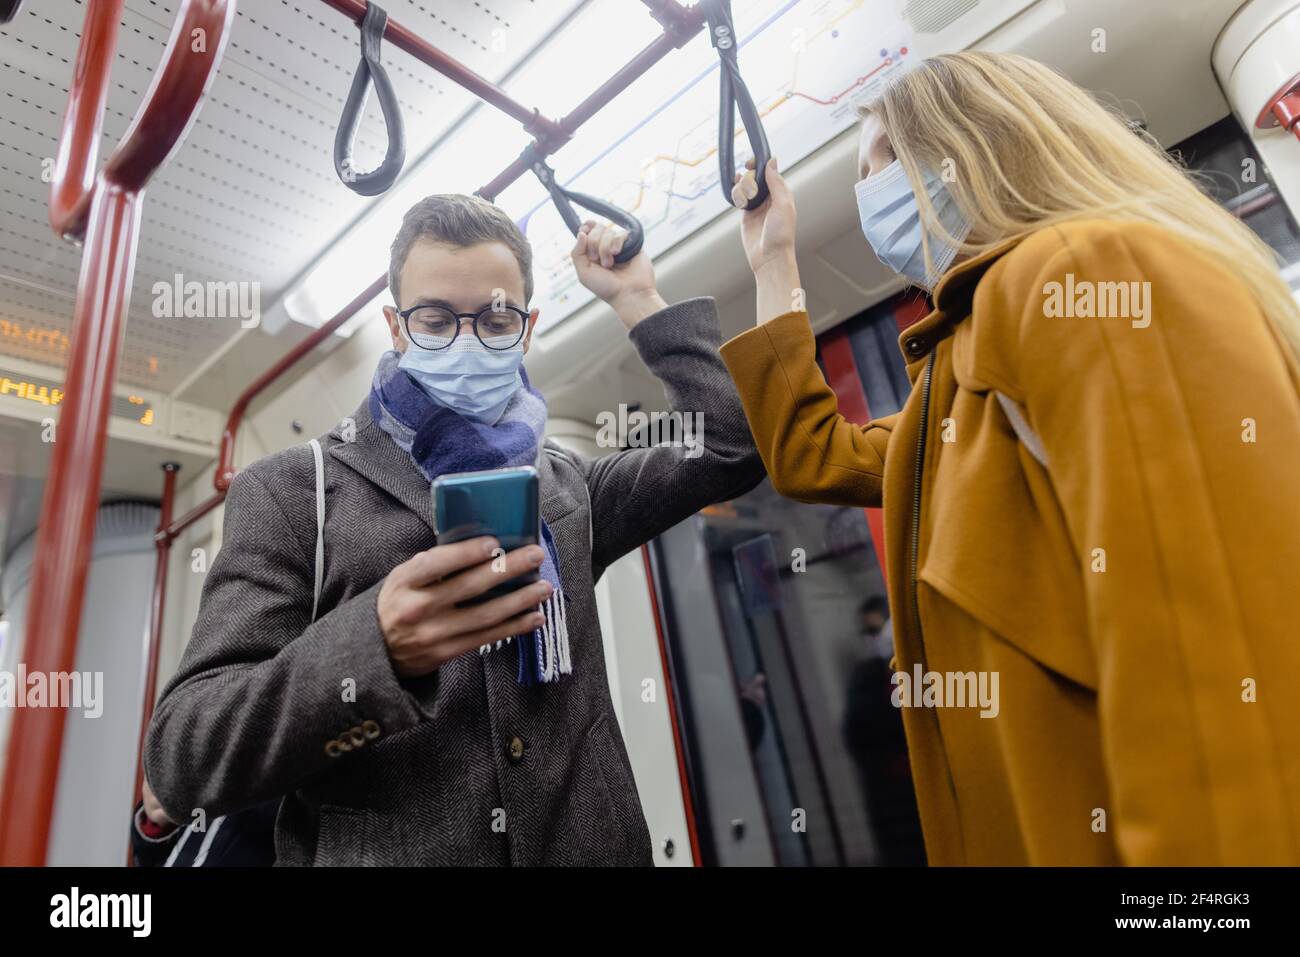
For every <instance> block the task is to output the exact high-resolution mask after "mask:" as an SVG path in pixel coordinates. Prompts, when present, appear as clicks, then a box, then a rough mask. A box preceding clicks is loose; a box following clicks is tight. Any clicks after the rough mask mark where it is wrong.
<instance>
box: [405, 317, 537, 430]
mask: <svg viewBox="0 0 1300 957" xmlns="http://www.w3.org/2000/svg"><path fill="white" fill-rule="evenodd" d="M514 338H515V337H514V336H506V337H504V338H495V339H491V338H490V339H488V342H489V343H490V344H500V345H505V344H506V343H509V342H511V340H513V339H514ZM523 362H524V344H523V341H522V340H521V341H520V342H519V343H518V344H517V345H515V346H514V348H510V349H489V348H488V347H487V346H485V345H484V344H483V343H482V342H479V340H478V338H477V337H476V336H475V335H474V333H472V332H468V331H466V332H462V333H461V334H460V335H458V336H457V337H456V338H455V339H454V340H452V343H451V345H450V346H449V347H447V348H446V349H438V350H436V351H433V350H429V349H421V348H419V347H418V346H416V345H415V344H414V343H412V342H409V341H408V342H407V344H406V351H405V352H403V353H402V358H401V360H400V361H399V362H398V363H397V367H398V368H399V369H402V370H403V371H405V372H406V374H407V375H409V376H410V377H411V378H412V379H414V380H415V383H416V384H417V385H418V386H419V387H420V388H421V389H423V390H424V392H425V394H426V395H428V396H429V398H431V399H432V400H433V401H434V402H437V403H438V404H439V405H442V406H446V407H447V408H449V409H451V410H452V411H453V412H457V413H459V414H460V415H463V416H465V418H467V419H473V420H474V421H475V422H481V423H483V424H484V425H495V424H496V423H497V420H499V419H500V418H501V414H502V413H503V412H505V410H506V406H507V405H509V404H510V399H511V397H512V396H513V395H514V394H515V392H516V390H518V389H519V387H520V386H521V385H522V384H523V379H522V378H521V377H520V375H519V367H520V366H521V365H523Z"/></svg>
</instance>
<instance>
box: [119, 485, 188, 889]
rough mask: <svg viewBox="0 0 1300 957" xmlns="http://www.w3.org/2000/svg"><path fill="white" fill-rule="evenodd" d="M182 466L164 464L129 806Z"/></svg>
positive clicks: (138, 767) (140, 759)
mask: <svg viewBox="0 0 1300 957" xmlns="http://www.w3.org/2000/svg"><path fill="white" fill-rule="evenodd" d="M180 470H181V467H180V466H179V465H177V464H176V463H175V462H167V463H166V464H165V465H163V493H162V504H161V506H160V507H159V509H158V531H157V533H155V535H154V542H153V543H154V555H155V561H154V575H153V600H152V603H151V605H150V608H149V639H148V642H147V643H146V644H145V647H144V654H143V655H142V656H141V662H142V665H143V671H144V682H143V684H142V686H141V687H142V689H143V690H142V691H141V695H142V697H143V699H144V704H143V707H142V708H141V709H140V736H139V738H138V739H137V741H136V752H135V754H136V758H135V787H134V789H133V790H132V791H131V803H130V804H129V805H128V807H130V808H134V807H135V802H136V801H138V800H140V794H141V785H143V784H144V737H145V734H146V733H147V732H148V730H149V721H150V719H151V718H153V705H154V699H155V698H156V697H157V696H158V656H159V653H160V652H161V650H162V629H163V611H164V610H165V608H166V605H167V566H168V564H170V561H171V553H172V541H173V538H172V537H171V536H169V535H167V534H166V530H167V527H168V526H169V525H171V522H172V509H173V508H174V507H175V503H176V473H177V472H179V471H180ZM133 856H134V855H132V853H131V848H130V846H129V845H128V846H127V851H126V863H127V866H128V867H129V866H130V865H131V862H132V858H133Z"/></svg>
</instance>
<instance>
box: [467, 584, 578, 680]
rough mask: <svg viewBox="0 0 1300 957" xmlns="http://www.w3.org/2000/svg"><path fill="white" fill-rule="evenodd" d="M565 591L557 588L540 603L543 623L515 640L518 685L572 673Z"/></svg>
mask: <svg viewBox="0 0 1300 957" xmlns="http://www.w3.org/2000/svg"><path fill="white" fill-rule="evenodd" d="M564 605H565V600H564V592H563V591H557V592H554V593H552V595H551V597H550V598H548V599H546V601H544V602H542V604H541V605H540V606H539V608H540V609H541V612H542V625H541V627H540V628H535V629H533V631H532V633H531V634H528V635H519V636H518V638H519V641H517V642H515V645H516V647H517V648H518V649H519V671H518V674H517V676H516V678H517V680H518V682H519V684H521V685H523V686H525V687H530V686H532V685H538V684H551V683H552V682H555V681H559V680H560V676H561V675H571V674H573V657H572V651H571V649H570V646H569V620H568V614H567V613H566V611H565V609H564ZM512 641H514V639H513V638H505V639H503V640H501V641H498V642H495V643H493V644H488V645H483V646H481V647H480V648H479V650H478V653H479V654H480V655H486V654H489V653H490V652H493V651H499V650H500V649H501V646H502V645H508V644H510V643H511V642H512Z"/></svg>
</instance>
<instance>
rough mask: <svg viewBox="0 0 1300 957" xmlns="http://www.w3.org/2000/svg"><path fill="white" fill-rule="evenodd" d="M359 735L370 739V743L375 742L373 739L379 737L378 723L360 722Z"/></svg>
mask: <svg viewBox="0 0 1300 957" xmlns="http://www.w3.org/2000/svg"><path fill="white" fill-rule="evenodd" d="M361 733H362V734H364V735H365V736H366V737H367V738H368V739H370V740H371V741H373V740H375V738H377V737H379V722H378V721H362V722H361Z"/></svg>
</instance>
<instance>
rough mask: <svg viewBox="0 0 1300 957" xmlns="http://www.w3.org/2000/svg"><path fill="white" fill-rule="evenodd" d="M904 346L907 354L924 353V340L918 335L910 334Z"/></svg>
mask: <svg viewBox="0 0 1300 957" xmlns="http://www.w3.org/2000/svg"><path fill="white" fill-rule="evenodd" d="M904 348H905V349H907V354H908V355H909V356H913V357H916V356H920V355H924V353H925V340H924V339H922V338H921V337H920V336H912V337H911V338H910V339H908V340H907V342H906V343H905V344H904Z"/></svg>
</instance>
